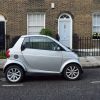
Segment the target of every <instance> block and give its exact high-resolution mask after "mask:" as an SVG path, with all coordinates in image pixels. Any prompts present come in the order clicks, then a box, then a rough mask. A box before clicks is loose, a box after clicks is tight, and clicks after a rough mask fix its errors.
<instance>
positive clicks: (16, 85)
mask: <svg viewBox="0 0 100 100" xmlns="http://www.w3.org/2000/svg"><path fill="white" fill-rule="evenodd" d="M2 86H3V87H20V86H24V85H23V84H11V85H9V84H8V85H2Z"/></svg>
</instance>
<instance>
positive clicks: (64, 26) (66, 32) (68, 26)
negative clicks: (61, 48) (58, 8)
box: [58, 15, 72, 48]
mask: <svg viewBox="0 0 100 100" xmlns="http://www.w3.org/2000/svg"><path fill="white" fill-rule="evenodd" d="M58 26H59V30H58V31H59V32H58V33H59V36H60V42H61V43H62V44H63V45H65V46H67V47H69V48H72V20H71V17H69V16H68V15H62V16H61V17H60V18H59V25H58Z"/></svg>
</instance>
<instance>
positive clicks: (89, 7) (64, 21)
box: [0, 0, 100, 48]
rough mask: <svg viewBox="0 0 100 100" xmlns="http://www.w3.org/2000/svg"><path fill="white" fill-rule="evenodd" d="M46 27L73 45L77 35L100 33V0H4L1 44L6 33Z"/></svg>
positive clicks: (35, 31)
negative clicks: (74, 37)
mask: <svg viewBox="0 0 100 100" xmlns="http://www.w3.org/2000/svg"><path fill="white" fill-rule="evenodd" d="M42 28H49V29H51V30H52V32H53V34H54V36H55V35H56V34H59V36H60V41H61V42H62V43H63V44H64V45H67V46H69V47H70V48H73V36H78V37H80V36H92V35H93V34H95V33H96V34H97V33H98V34H99V33H100V0H0V41H1V42H2V43H1V42H0V45H4V44H3V43H4V41H5V38H4V37H5V35H7V36H10V37H15V36H19V35H23V34H39V32H40V30H41V29H42Z"/></svg>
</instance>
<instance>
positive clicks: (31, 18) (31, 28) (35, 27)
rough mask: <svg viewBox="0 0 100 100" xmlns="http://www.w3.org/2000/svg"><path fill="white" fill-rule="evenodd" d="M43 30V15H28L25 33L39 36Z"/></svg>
mask: <svg viewBox="0 0 100 100" xmlns="http://www.w3.org/2000/svg"><path fill="white" fill-rule="evenodd" d="M43 28H45V13H39V12H38V13H28V15H27V33H28V34H29V35H30V34H39V33H40V31H41V29H43Z"/></svg>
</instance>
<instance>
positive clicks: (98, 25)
mask: <svg viewBox="0 0 100 100" xmlns="http://www.w3.org/2000/svg"><path fill="white" fill-rule="evenodd" d="M94 14H96V15H97V14H100V12H94V13H92V35H93V33H94V32H93V27H100V25H93V24H94V23H93V20H94V19H93V18H94Z"/></svg>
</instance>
